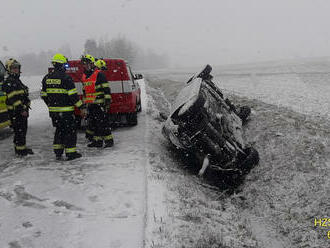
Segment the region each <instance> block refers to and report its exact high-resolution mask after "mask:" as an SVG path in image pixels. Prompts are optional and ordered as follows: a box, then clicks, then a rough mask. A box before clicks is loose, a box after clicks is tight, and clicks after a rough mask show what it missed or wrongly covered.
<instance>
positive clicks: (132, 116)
mask: <svg viewBox="0 0 330 248" xmlns="http://www.w3.org/2000/svg"><path fill="white" fill-rule="evenodd" d="M126 119H127V123H128V124H129V125H131V126H135V125H137V123H138V120H137V112H134V113H129V114H127V115H126Z"/></svg>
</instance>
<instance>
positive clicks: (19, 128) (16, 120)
mask: <svg viewBox="0 0 330 248" xmlns="http://www.w3.org/2000/svg"><path fill="white" fill-rule="evenodd" d="M5 67H6V70H7V72H8V77H7V78H6V79H5V82H4V84H3V86H2V89H3V91H4V92H5V94H6V96H7V98H6V105H7V108H8V114H9V117H10V121H11V127H12V128H13V130H14V145H15V154H16V155H18V156H26V155H28V154H33V151H32V149H30V148H27V147H26V132H27V127H28V117H29V109H30V104H31V101H30V99H29V88H28V87H27V86H26V85H24V84H23V83H22V81H21V80H20V79H19V77H20V74H21V64H20V63H19V62H18V61H17V60H15V59H12V58H11V59H9V60H8V61H7V62H6V64H5Z"/></svg>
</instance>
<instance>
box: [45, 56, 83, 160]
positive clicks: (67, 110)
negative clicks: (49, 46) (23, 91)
mask: <svg viewBox="0 0 330 248" xmlns="http://www.w3.org/2000/svg"><path fill="white" fill-rule="evenodd" d="M66 63H67V59H66V57H65V56H64V55H62V54H59V53H58V54H55V55H54V56H53V59H52V64H53V66H54V71H53V72H50V73H48V74H47V75H46V76H45V77H44V78H43V80H42V90H41V97H42V99H43V100H44V101H45V103H46V104H47V106H48V108H49V115H50V117H51V118H52V123H53V126H54V127H55V128H56V131H55V136H54V143H53V148H54V152H55V154H56V159H58V160H60V159H61V158H62V154H63V152H64V151H65V153H66V157H67V160H72V159H76V158H80V157H81V154H80V153H78V152H77V151H76V143H77V130H76V124H75V118H74V106H76V107H78V108H81V107H82V101H81V100H80V99H79V96H78V92H77V89H76V87H75V85H74V83H73V80H72V78H71V77H70V76H69V75H67V74H66V73H65V64H66Z"/></svg>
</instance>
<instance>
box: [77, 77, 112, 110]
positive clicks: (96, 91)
mask: <svg viewBox="0 0 330 248" xmlns="http://www.w3.org/2000/svg"><path fill="white" fill-rule="evenodd" d="M82 83H83V86H84V103H86V104H99V105H104V104H108V105H110V103H111V95H110V93H111V92H110V86H109V82H108V81H107V79H106V76H105V75H104V74H103V73H102V72H101V71H100V70H94V71H89V72H85V73H84V74H83V77H82Z"/></svg>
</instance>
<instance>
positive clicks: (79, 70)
mask: <svg viewBox="0 0 330 248" xmlns="http://www.w3.org/2000/svg"><path fill="white" fill-rule="evenodd" d="M103 60H104V61H105V62H106V63H107V70H106V71H103V73H104V74H105V75H106V77H107V79H108V81H109V83H110V88H111V98H112V103H111V107H110V111H109V114H110V119H111V123H112V124H115V125H116V124H128V125H137V113H138V112H140V111H141V109H142V107H141V89H140V86H139V83H138V82H137V79H140V78H141V75H140V74H137V75H133V73H132V71H131V68H130V67H129V66H128V65H127V64H126V62H125V61H124V60H123V59H103ZM66 73H67V74H69V75H70V76H71V77H72V78H73V81H74V82H75V85H76V88H77V90H78V94H79V95H80V97H81V98H82V95H83V85H82V82H81V78H82V75H83V67H82V65H81V63H80V60H69V61H68V64H67V68H66ZM75 115H76V119H77V123H78V125H79V124H80V123H81V121H82V118H81V116H80V111H79V110H78V109H76V110H75Z"/></svg>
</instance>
